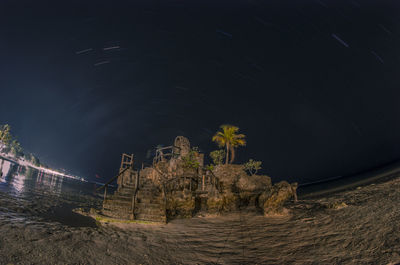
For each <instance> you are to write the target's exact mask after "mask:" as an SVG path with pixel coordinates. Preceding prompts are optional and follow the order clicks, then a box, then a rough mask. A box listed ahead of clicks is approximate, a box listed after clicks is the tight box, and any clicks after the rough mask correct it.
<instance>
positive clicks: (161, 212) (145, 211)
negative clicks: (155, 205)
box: [135, 209, 165, 216]
mask: <svg viewBox="0 0 400 265" xmlns="http://www.w3.org/2000/svg"><path fill="white" fill-rule="evenodd" d="M135 214H147V215H159V216H163V215H165V210H163V209H136V210H135Z"/></svg>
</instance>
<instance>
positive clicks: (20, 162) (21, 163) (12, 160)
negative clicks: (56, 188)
mask: <svg viewBox="0 0 400 265" xmlns="http://www.w3.org/2000/svg"><path fill="white" fill-rule="evenodd" d="M0 159H3V160H6V161H8V162H10V163H14V164H17V165H19V166H25V167H30V168H33V169H36V170H39V171H40V172H43V173H46V174H49V175H56V176H60V177H66V178H71V179H75V180H80V181H84V182H87V180H85V179H84V178H80V177H77V176H73V175H69V174H65V173H62V172H58V171H56V170H53V169H49V168H44V167H38V166H35V165H34V164H32V163H31V162H28V161H26V160H25V159H23V158H19V159H18V158H15V157H11V156H7V155H6V154H4V153H0Z"/></svg>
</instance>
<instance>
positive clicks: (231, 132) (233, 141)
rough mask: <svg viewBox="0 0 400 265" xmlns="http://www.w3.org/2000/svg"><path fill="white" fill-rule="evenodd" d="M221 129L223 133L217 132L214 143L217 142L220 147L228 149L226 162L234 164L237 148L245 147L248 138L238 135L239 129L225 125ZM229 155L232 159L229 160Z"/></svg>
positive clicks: (213, 138)
mask: <svg viewBox="0 0 400 265" xmlns="http://www.w3.org/2000/svg"><path fill="white" fill-rule="evenodd" d="M220 128H221V129H222V131H219V132H217V133H216V134H215V135H214V136H213V137H212V140H213V142H216V143H217V144H218V146H219V147H225V148H226V160H225V164H228V163H232V162H233V160H234V159H235V148H236V147H238V146H245V145H246V140H245V139H244V138H245V137H246V136H245V135H244V134H236V133H237V132H238V131H239V127H236V126H233V125H228V124H224V125H221V126H220ZM229 153H230V154H231V159H230V160H229Z"/></svg>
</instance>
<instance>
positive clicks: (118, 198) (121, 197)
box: [109, 194, 133, 201]
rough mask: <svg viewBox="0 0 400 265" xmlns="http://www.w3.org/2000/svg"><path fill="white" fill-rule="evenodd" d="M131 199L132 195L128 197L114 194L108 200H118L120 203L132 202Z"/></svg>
mask: <svg viewBox="0 0 400 265" xmlns="http://www.w3.org/2000/svg"><path fill="white" fill-rule="evenodd" d="M132 197H133V194H132V195H129V196H127V195H121V194H114V195H111V196H110V198H109V199H111V200H120V201H132Z"/></svg>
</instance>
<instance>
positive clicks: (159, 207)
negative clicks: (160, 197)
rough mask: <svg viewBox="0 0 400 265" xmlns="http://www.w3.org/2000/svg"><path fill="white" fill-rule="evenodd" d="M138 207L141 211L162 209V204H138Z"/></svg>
mask: <svg viewBox="0 0 400 265" xmlns="http://www.w3.org/2000/svg"><path fill="white" fill-rule="evenodd" d="M136 207H137V208H139V209H147V208H149V209H161V207H162V204H161V203H147V202H138V203H136Z"/></svg>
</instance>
